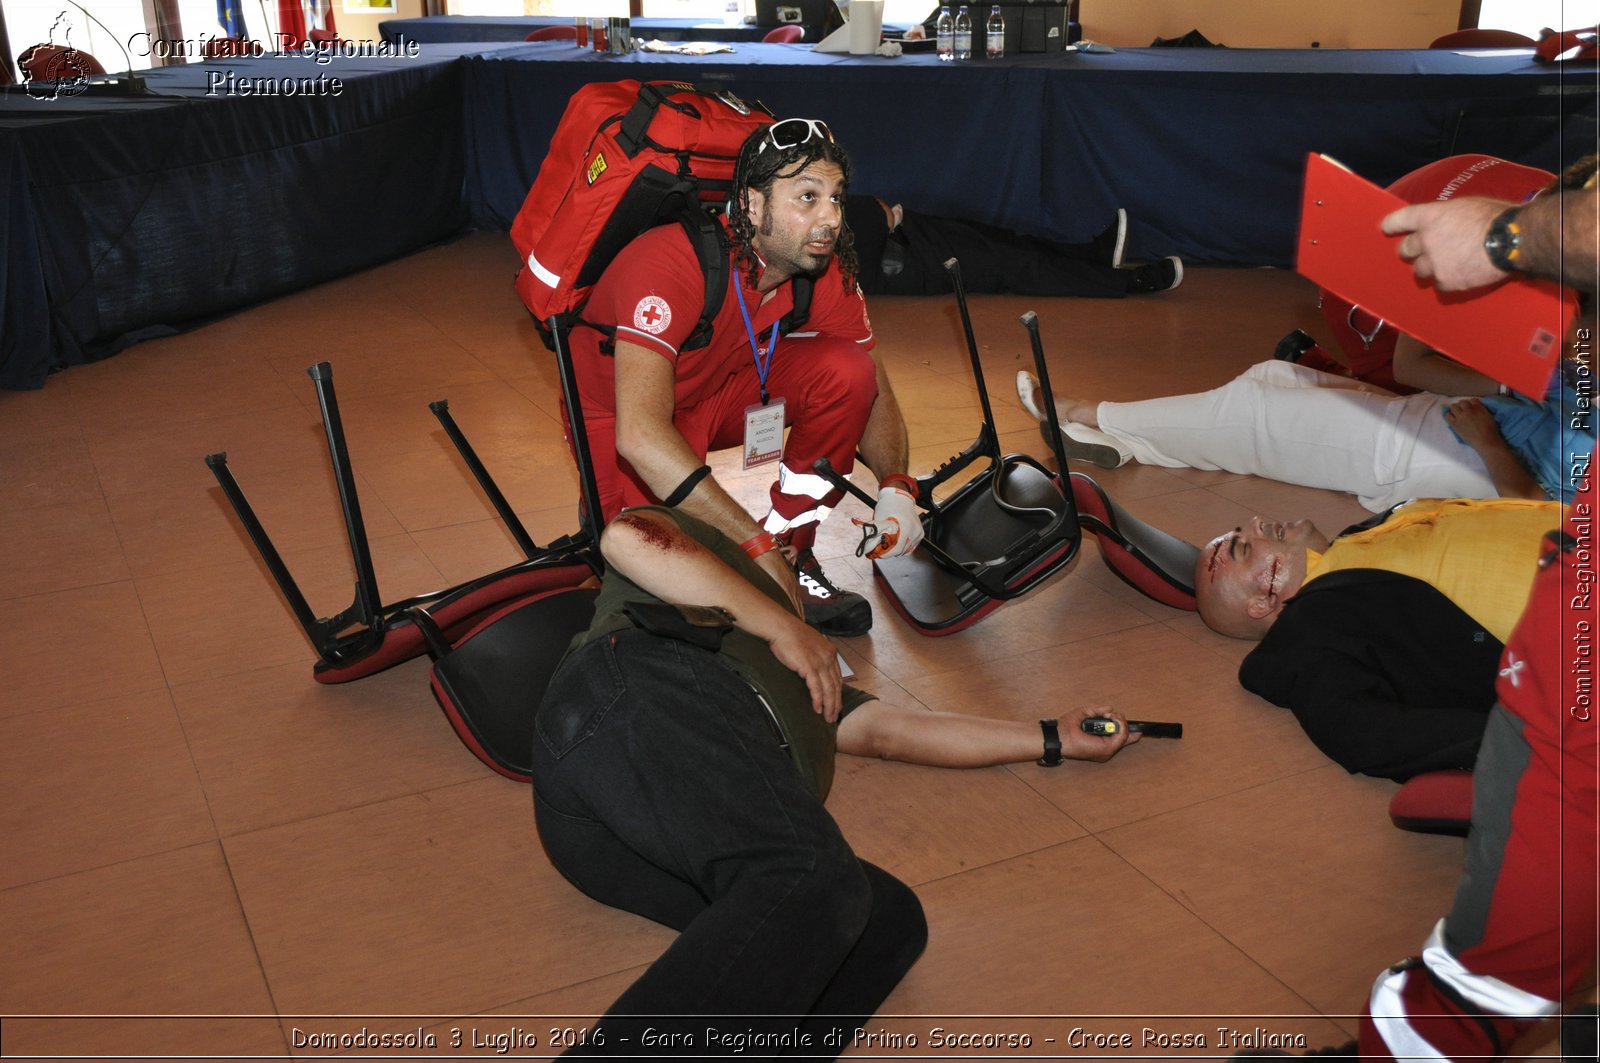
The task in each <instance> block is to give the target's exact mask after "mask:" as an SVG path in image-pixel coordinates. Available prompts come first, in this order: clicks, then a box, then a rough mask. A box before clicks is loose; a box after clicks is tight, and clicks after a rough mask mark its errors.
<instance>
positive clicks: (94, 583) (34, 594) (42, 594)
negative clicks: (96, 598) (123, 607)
mask: <svg viewBox="0 0 1600 1063" xmlns="http://www.w3.org/2000/svg"><path fill="white" fill-rule="evenodd" d="M117 549H118V551H119V552H120V553H121V554H122V561H123V564H124V565H127V561H128V557H127V550H126V548H125V547H124V546H123V545H122V540H121V538H120V536H119V537H118V540H117ZM137 580H138V577H137V576H134V575H133V574H132V569H129V574H128V575H126V576H120V577H116V578H112V579H95V580H87V581H85V582H83V583H67V584H63V585H62V586H59V587H52V588H50V589H49V590H42V591H29V592H28V593H26V594H17V595H7V594H4V593H0V605H15V604H17V603H19V602H27V601H29V600H30V599H33V598H47V597H49V596H50V595H52V594H71V593H74V592H76V591H86V590H92V589H94V588H95V587H114V586H116V585H117V584H119V583H135V582H137Z"/></svg>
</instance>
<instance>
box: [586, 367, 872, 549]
mask: <svg viewBox="0 0 1600 1063" xmlns="http://www.w3.org/2000/svg"><path fill="white" fill-rule="evenodd" d="M767 393H768V394H769V395H770V396H771V397H772V398H773V400H777V399H780V398H781V399H783V400H784V423H785V424H787V425H789V426H790V430H789V439H788V442H787V443H785V444H784V449H783V460H782V461H781V462H780V464H779V468H778V480H777V481H776V482H775V483H774V484H773V485H772V510H771V512H770V513H769V514H768V515H767V517H766V520H765V521H764V522H763V526H764V527H765V528H766V529H767V530H768V531H770V532H773V533H780V532H790V531H791V530H792V533H793V538H792V541H793V542H794V543H795V545H796V546H801V547H804V546H809V545H810V542H811V537H812V535H814V534H815V524H816V522H817V521H819V520H821V519H822V518H823V517H825V516H827V514H828V511H829V510H830V509H831V508H833V507H834V506H836V505H838V503H839V499H840V497H841V495H842V494H843V492H841V491H838V490H836V489H834V488H832V487H831V486H829V484H828V482H827V481H826V480H824V479H822V477H820V476H818V475H816V474H815V473H814V472H812V471H811V467H812V464H813V463H814V462H816V460H817V459H818V458H823V457H826V458H827V459H828V460H829V461H830V462H832V463H833V467H834V468H835V469H837V470H838V471H839V473H840V474H841V475H848V474H849V472H850V470H851V469H853V468H854V467H855V456H856V447H857V446H858V445H859V444H860V442H861V435H862V433H863V432H864V431H865V430H866V426H867V418H868V417H869V416H871V414H872V405H873V403H874V402H875V401H876V400H877V397H878V370H877V363H876V362H875V361H874V360H873V357H872V355H871V353H870V352H868V351H866V350H863V349H862V348H861V346H860V344H857V343H854V342H851V341H848V340H840V339H834V338H831V337H826V336H786V337H784V339H783V341H782V342H781V343H780V344H779V345H778V353H777V356H776V357H775V358H773V360H772V368H771V372H770V373H769V374H768V376H767ZM760 401H761V388H760V381H759V379H758V378H757V376H756V367H755V360H754V359H748V360H746V361H745V362H744V363H743V364H742V366H741V367H740V368H739V369H738V370H736V371H735V372H734V373H732V374H730V375H729V376H728V378H727V380H725V381H724V382H723V384H722V386H721V387H719V388H718V389H717V390H716V391H715V392H713V393H711V394H710V395H707V396H705V397H704V398H703V399H701V400H700V401H698V402H696V403H694V404H692V405H688V406H683V407H680V408H679V409H677V410H674V411H673V414H672V423H673V426H674V427H676V428H677V429H678V431H679V432H680V433H682V435H683V438H684V439H685V440H686V441H687V442H688V444H689V447H690V448H691V449H692V450H693V451H694V452H695V454H696V455H698V456H699V457H700V458H702V459H704V457H705V456H706V454H708V453H709V452H710V451H713V450H724V449H727V448H729V447H743V446H744V413H745V409H746V408H747V407H749V406H751V405H752V404H754V403H758V402H760ZM597 405H598V404H597ZM604 405H605V406H606V407H607V409H604V410H600V409H593V408H592V407H591V406H590V405H589V404H588V403H586V404H585V407H584V420H585V422H586V424H585V427H586V428H587V430H588V435H589V447H590V450H591V451H592V453H593V456H594V470H595V480H596V481H597V482H598V484H599V488H600V509H601V512H602V513H603V514H604V517H605V520H606V521H607V522H608V523H609V522H610V521H611V519H612V518H614V517H615V516H616V515H617V514H618V513H619V512H621V511H622V509H623V508H625V507H627V506H639V505H647V504H650V503H655V502H659V501H660V499H658V498H656V496H655V495H654V494H653V493H652V492H651V490H650V488H649V487H647V486H645V484H644V482H643V481H642V480H640V479H639V477H638V475H637V474H636V473H635V472H634V471H633V468H632V466H630V465H628V464H627V463H626V462H624V461H622V460H621V459H620V458H619V457H618V456H617V428H616V415H615V414H614V413H610V412H609V407H611V405H612V403H611V402H610V401H607V402H605V404H604Z"/></svg>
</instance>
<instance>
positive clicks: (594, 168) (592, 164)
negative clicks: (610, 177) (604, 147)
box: [584, 152, 607, 185]
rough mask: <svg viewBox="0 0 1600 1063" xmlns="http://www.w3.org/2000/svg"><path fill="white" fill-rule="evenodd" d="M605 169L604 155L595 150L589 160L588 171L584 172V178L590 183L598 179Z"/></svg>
mask: <svg viewBox="0 0 1600 1063" xmlns="http://www.w3.org/2000/svg"><path fill="white" fill-rule="evenodd" d="M606 169H607V167H606V157H605V155H604V154H602V153H600V152H596V153H595V157H594V158H593V159H591V160H590V161H589V169H588V172H587V173H585V174H584V179H585V180H587V181H588V182H589V183H590V184H591V185H592V184H594V183H595V182H596V181H598V180H600V175H601V174H603V173H605V172H606Z"/></svg>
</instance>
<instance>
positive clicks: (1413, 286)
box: [1295, 154, 1577, 398]
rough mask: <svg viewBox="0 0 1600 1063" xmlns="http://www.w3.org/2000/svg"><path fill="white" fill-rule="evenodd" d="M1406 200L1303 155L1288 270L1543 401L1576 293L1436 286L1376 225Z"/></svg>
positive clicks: (1525, 281)
mask: <svg viewBox="0 0 1600 1063" xmlns="http://www.w3.org/2000/svg"><path fill="white" fill-rule="evenodd" d="M1405 206H1407V204H1406V203H1405V201H1404V200H1402V199H1400V198H1399V197H1398V196H1396V195H1394V194H1393V193H1390V192H1388V191H1386V190H1384V189H1382V188H1379V187H1378V186H1376V185H1374V184H1372V183H1371V182H1369V181H1366V180H1364V179H1362V178H1361V177H1358V176H1357V175H1355V174H1353V173H1351V172H1350V171H1349V170H1347V169H1345V168H1344V167H1343V166H1341V165H1339V164H1338V163H1337V162H1334V161H1333V160H1332V159H1329V158H1328V157H1327V156H1324V155H1316V154H1312V155H1310V156H1308V157H1307V162H1306V181H1305V193H1304V197H1303V200H1302V203H1301V212H1300V241H1299V249H1298V257H1297V259H1296V263H1295V265H1296V268H1297V269H1298V270H1299V271H1300V273H1302V274H1303V275H1305V276H1306V277H1307V278H1308V279H1310V280H1312V281H1315V282H1316V283H1317V284H1320V285H1322V286H1323V287H1324V288H1327V289H1328V290H1329V291H1331V292H1333V293H1334V294H1336V295H1338V296H1340V297H1341V298H1344V299H1348V300H1350V301H1351V302H1353V303H1357V304H1359V305H1360V306H1361V307H1363V308H1364V309H1366V310H1368V311H1370V312H1371V313H1373V314H1376V315H1378V316H1379V317H1381V318H1383V319H1384V320H1385V321H1387V322H1388V323H1389V324H1391V325H1393V326H1395V327H1396V328H1398V329H1399V330H1400V331H1402V332H1405V333H1408V334H1409V335H1411V336H1414V337H1416V338H1417V339H1418V340H1421V341H1422V342H1423V343H1426V344H1427V345H1428V346H1430V347H1433V348H1434V349H1435V350H1438V351H1441V352H1442V353H1444V354H1447V355H1449V356H1450V357H1451V358H1454V359H1455V360H1456V361H1458V362H1461V363H1462V364H1463V365H1468V366H1471V367H1472V368H1474V369H1477V370H1478V371H1480V372H1482V373H1487V374H1488V375H1489V376H1492V377H1494V378H1495V379H1496V380H1500V381H1502V382H1503V383H1505V384H1507V385H1508V386H1510V387H1513V388H1515V389H1516V390H1518V391H1520V392H1522V393H1523V394H1525V395H1531V396H1534V397H1536V398H1537V397H1542V396H1543V395H1544V391H1545V385H1546V383H1547V381H1548V380H1549V376H1550V371H1551V369H1552V368H1554V366H1555V364H1556V361H1557V360H1558V359H1559V357H1560V355H1561V338H1562V336H1563V335H1565V333H1566V331H1567V328H1568V326H1569V325H1570V323H1571V321H1572V317H1573V314H1574V313H1575V312H1576V309H1577V301H1576V299H1575V298H1574V297H1573V296H1572V295H1571V294H1570V293H1568V292H1566V291H1565V290H1564V289H1562V287H1561V286H1560V285H1558V284H1555V283H1554V282H1551V281H1543V280H1534V279H1532V278H1530V277H1524V276H1520V275H1518V276H1513V277H1510V278H1508V279H1507V280H1505V282H1504V283H1501V284H1498V285H1496V286H1495V287H1492V288H1482V289H1477V290H1474V291H1463V292H1446V291H1441V290H1440V289H1439V288H1438V287H1437V286H1436V285H1434V284H1433V283H1431V282H1430V281H1428V280H1425V279H1419V278H1418V277H1417V276H1416V275H1415V273H1414V272H1413V270H1412V267H1411V264H1410V263H1409V262H1407V261H1406V260H1405V259H1402V258H1401V257H1400V244H1401V242H1402V240H1403V239H1404V237H1403V236H1401V235H1394V236H1390V235H1387V234H1385V233H1384V232H1383V231H1382V229H1381V228H1380V223H1381V222H1382V220H1383V218H1384V217H1385V216H1386V215H1388V214H1391V213H1393V212H1394V211H1396V210H1399V209H1400V208H1402V207H1405ZM1485 227H1487V225H1486V226H1485ZM1479 239H1480V240H1481V239H1482V237H1481V236H1480V237H1479Z"/></svg>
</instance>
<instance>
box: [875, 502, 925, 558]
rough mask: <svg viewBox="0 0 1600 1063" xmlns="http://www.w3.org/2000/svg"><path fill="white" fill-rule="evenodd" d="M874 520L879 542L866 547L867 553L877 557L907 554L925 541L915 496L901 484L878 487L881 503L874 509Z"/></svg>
mask: <svg viewBox="0 0 1600 1063" xmlns="http://www.w3.org/2000/svg"><path fill="white" fill-rule="evenodd" d="M872 523H873V524H876V525H877V526H878V542H877V545H875V546H873V547H872V548H871V549H870V550H868V551H867V556H868V557H870V558H872V559H873V560H874V561H876V560H877V559H879V558H881V557H904V556H905V555H906V554H909V553H910V552H911V551H913V550H915V549H916V548H917V544H918V543H920V542H921V541H922V521H921V519H920V518H919V517H918V516H917V502H916V499H914V498H912V497H911V495H910V493H909V492H907V491H904V490H902V489H901V488H898V487H880V488H879V489H878V505H877V507H876V508H874V509H873V511H872Z"/></svg>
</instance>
